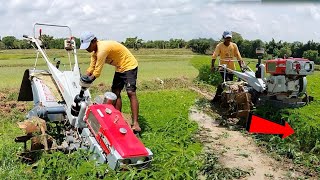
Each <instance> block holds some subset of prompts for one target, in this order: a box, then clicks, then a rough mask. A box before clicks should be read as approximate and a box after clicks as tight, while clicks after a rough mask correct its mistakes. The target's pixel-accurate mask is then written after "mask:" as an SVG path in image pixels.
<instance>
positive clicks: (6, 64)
mask: <svg viewBox="0 0 320 180" xmlns="http://www.w3.org/2000/svg"><path fill="white" fill-rule="evenodd" d="M132 52H133V54H134V56H135V57H136V58H137V60H138V63H139V73H138V83H139V82H141V81H146V80H155V79H157V78H160V79H166V78H180V77H186V78H190V79H193V78H195V77H196V76H197V74H198V72H197V69H196V68H194V67H193V66H192V65H191V64H190V62H189V61H190V59H191V58H192V57H193V54H192V52H191V51H189V50H166V49H164V50H162V49H160V50H159V49H149V50H144V49H142V50H139V51H132ZM47 53H48V56H49V58H50V59H53V58H54V57H57V58H59V59H61V66H60V68H61V69H62V70H68V69H70V68H69V67H70V66H69V61H68V59H67V54H66V53H65V51H64V50H47ZM35 57H36V56H35V50H6V51H4V52H3V53H0V76H1V77H3V80H2V81H1V82H0V88H17V87H20V84H21V80H22V76H23V73H24V71H25V69H29V68H30V69H32V68H33V66H34V61H35ZM78 58H79V63H80V68H81V72H82V73H84V72H85V70H86V69H87V68H88V67H89V62H90V54H89V53H87V52H85V51H79V52H78ZM37 64H38V66H37V69H47V68H46V66H45V62H44V60H43V59H39V60H38V63H37ZM113 75H114V67H112V66H110V65H107V64H106V65H105V67H104V69H103V71H102V74H101V76H100V78H98V79H97V80H96V81H95V83H100V82H104V83H107V84H110V83H112V79H113Z"/></svg>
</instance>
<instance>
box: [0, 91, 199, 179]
mask: <svg viewBox="0 0 320 180" xmlns="http://www.w3.org/2000/svg"><path fill="white" fill-rule="evenodd" d="M13 93H14V95H13V97H15V96H16V94H17V92H13ZM138 96H139V101H140V117H139V118H140V123H141V126H142V128H143V133H142V136H141V140H142V141H143V142H144V144H145V145H146V146H147V147H148V148H150V149H151V150H152V152H153V153H154V161H153V163H152V166H151V167H150V168H149V169H147V170H143V171H141V172H139V173H138V172H137V171H136V170H131V171H125V172H118V173H115V172H113V171H110V173H109V174H108V176H107V177H109V178H111V179H114V178H117V177H118V178H120V179H123V178H124V177H126V178H128V177H129V179H133V178H130V177H134V179H137V178H138V179H139V178H150V179H156V178H157V179H194V178H196V177H197V173H198V169H199V168H200V166H201V160H200V159H199V158H198V155H199V154H200V153H201V150H202V146H201V144H200V143H198V142H197V141H196V140H194V138H193V134H194V133H195V132H196V131H197V124H196V123H195V122H192V121H189V119H188V110H189V107H190V106H191V105H193V103H194V99H195V98H196V94H195V93H193V92H191V91H187V90H183V89H181V90H170V91H166V90H163V91H145V92H139V93H138ZM123 99H124V107H126V108H125V111H127V112H128V107H129V102H128V98H126V97H125V98H123ZM164 103H165V104H166V106H163V104H164ZM23 116H24V112H18V111H13V112H11V113H10V114H0V125H1V130H0V141H1V144H0V157H1V160H0V179H31V178H32V179H67V178H72V179H83V178H92V179H94V175H95V173H98V172H100V173H101V172H103V171H102V170H103V168H106V166H102V167H95V166H94V162H90V161H88V154H86V153H84V152H83V153H79V152H77V153H72V154H69V155H64V154H62V153H61V152H56V153H53V154H44V155H42V158H41V159H40V160H39V162H38V165H37V167H34V168H32V166H29V165H27V164H24V163H21V162H20V161H19V159H18V158H17V156H16V153H17V152H19V151H21V145H18V144H15V143H14V141H13V139H14V137H15V136H17V135H22V134H23V132H22V131H21V130H19V129H18V128H17V126H16V124H15V123H16V122H18V121H21V120H23V119H24V117H23Z"/></svg>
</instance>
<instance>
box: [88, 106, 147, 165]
mask: <svg viewBox="0 0 320 180" xmlns="http://www.w3.org/2000/svg"><path fill="white" fill-rule="evenodd" d="M84 120H85V122H86V123H87V125H88V128H85V129H84V131H83V132H82V138H83V142H86V143H87V148H89V149H90V150H91V151H93V153H95V154H96V160H98V162H101V163H105V162H107V163H108V164H109V166H110V167H111V168H112V169H118V168H125V167H126V166H135V167H138V168H144V167H147V166H148V165H149V164H150V162H151V161H152V158H153V154H152V152H151V151H150V150H149V149H148V148H146V147H145V146H144V145H143V144H142V142H141V141H140V140H139V139H138V138H137V137H136V135H135V134H134V133H133V132H132V130H131V128H130V127H129V125H128V124H127V122H126V121H125V120H124V118H123V116H122V114H121V112H120V111H118V110H117V109H115V108H114V106H113V105H112V104H95V105H91V106H89V107H88V108H87V111H86V116H85V118H84Z"/></svg>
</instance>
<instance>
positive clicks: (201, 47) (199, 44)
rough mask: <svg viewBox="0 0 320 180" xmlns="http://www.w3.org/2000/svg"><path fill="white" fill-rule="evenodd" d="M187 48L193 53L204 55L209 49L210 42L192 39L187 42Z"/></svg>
mask: <svg viewBox="0 0 320 180" xmlns="http://www.w3.org/2000/svg"><path fill="white" fill-rule="evenodd" d="M188 47H189V48H191V50H192V51H193V52H195V53H200V54H206V52H207V50H208V49H209V47H210V41H209V40H207V39H192V40H190V41H189V42H188Z"/></svg>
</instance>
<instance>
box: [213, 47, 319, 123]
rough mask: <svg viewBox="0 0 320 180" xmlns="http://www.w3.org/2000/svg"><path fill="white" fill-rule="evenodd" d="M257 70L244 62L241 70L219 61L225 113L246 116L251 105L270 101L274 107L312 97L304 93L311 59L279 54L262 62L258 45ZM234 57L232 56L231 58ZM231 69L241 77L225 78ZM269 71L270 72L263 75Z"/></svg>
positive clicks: (293, 104) (302, 102) (303, 102)
mask: <svg viewBox="0 0 320 180" xmlns="http://www.w3.org/2000/svg"><path fill="white" fill-rule="evenodd" d="M256 53H257V55H258V63H257V65H256V72H253V71H252V70H251V69H250V67H248V66H245V67H244V68H243V69H242V72H239V71H236V70H232V69H229V68H227V67H226V65H219V67H220V68H221V69H223V71H224V80H223V83H222V87H223V92H222V93H221V94H220V96H221V102H220V103H221V106H222V107H224V108H227V109H228V111H227V114H229V115H231V116H236V117H247V116H248V113H249V112H250V110H251V109H252V107H253V106H259V105H263V104H265V103H269V104H271V105H273V106H277V107H300V106H304V105H306V104H307V103H308V102H309V101H311V100H313V97H311V96H308V94H307V91H306V89H307V78H306V76H307V75H310V74H312V73H313V72H314V62H313V61H309V60H308V59H303V58H284V59H282V58H280V59H272V60H266V61H265V64H262V63H261V59H262V55H263V54H264V49H263V48H257V49H256ZM226 61H229V60H226ZM230 61H233V60H230ZM227 72H229V73H233V74H234V75H236V76H237V77H238V78H239V79H241V81H238V82H233V81H226V80H225V79H226V78H225V76H226V73H227ZM265 73H269V76H265Z"/></svg>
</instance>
